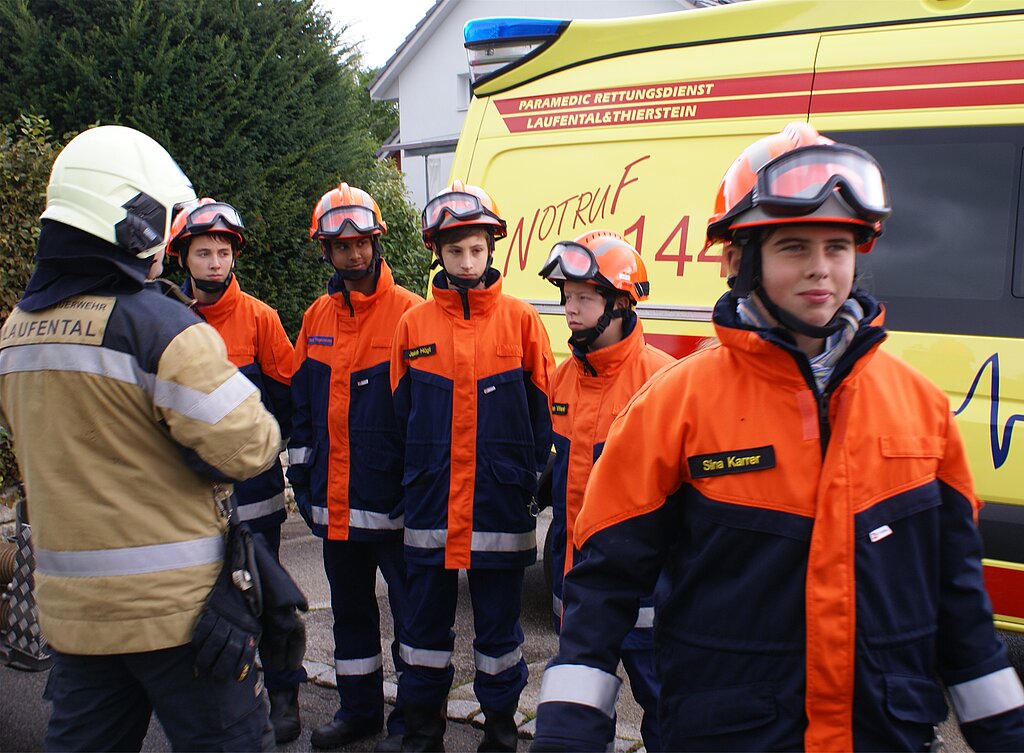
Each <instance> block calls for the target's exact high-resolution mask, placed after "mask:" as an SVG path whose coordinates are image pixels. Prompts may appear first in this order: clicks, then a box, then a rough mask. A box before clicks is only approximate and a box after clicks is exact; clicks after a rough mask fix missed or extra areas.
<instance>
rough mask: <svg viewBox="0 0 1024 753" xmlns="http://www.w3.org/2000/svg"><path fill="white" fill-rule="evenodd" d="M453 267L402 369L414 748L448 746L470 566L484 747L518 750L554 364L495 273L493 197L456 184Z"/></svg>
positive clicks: (534, 320)
mask: <svg viewBox="0 0 1024 753" xmlns="http://www.w3.org/2000/svg"><path fill="white" fill-rule="evenodd" d="M423 231H424V232H423V235H424V240H425V241H426V243H427V245H428V246H430V247H432V248H433V249H434V251H435V253H436V254H437V257H438V259H439V261H440V262H441V264H442V265H443V270H442V271H441V272H439V273H438V274H437V275H436V276H435V277H434V281H433V299H432V300H429V301H427V302H426V303H423V304H421V305H419V306H417V307H416V308H414V309H412V310H411V311H409V312H407V313H406V314H405V315H404V316H403V317H402V320H401V321H400V322H399V325H398V331H397V333H396V335H395V343H394V348H393V350H392V359H391V384H392V387H393V389H394V396H395V413H396V415H397V417H398V423H399V430H400V433H401V434H402V437H403V439H404V442H405V473H404V476H403V479H402V483H403V485H404V486H405V552H406V565H407V572H408V587H409V600H410V609H409V614H408V619H407V620H406V629H407V640H406V641H405V642H403V644H402V646H401V651H402V657H403V658H404V659H405V661H406V664H407V669H406V671H405V672H403V673H402V676H401V678H400V680H399V693H401V694H403V695H404V697H405V698H406V701H407V703H408V707H407V715H406V739H405V741H404V743H403V749H405V750H439V749H441V748H440V746H442V745H443V737H444V708H445V702H446V699H447V696H448V690H449V688H450V687H451V682H452V678H453V676H454V670H453V669H452V665H451V653H452V648H453V646H454V640H455V633H454V632H453V630H452V627H453V625H454V622H455V608H456V603H457V597H458V572H459V570H460V569H466V570H467V571H468V577H469V588H470V595H471V597H472V600H473V614H474V620H475V627H476V638H475V640H474V642H473V646H474V649H475V653H476V679H475V681H474V689H475V691H476V694H477V698H478V700H479V701H480V704H481V706H482V708H483V711H484V716H485V723H484V742H483V743H482V744H481V745H482V746H483V747H482V748H481V749H482V750H514V749H515V743H516V740H517V734H516V724H515V710H516V706H517V704H518V700H519V695H520V693H521V692H522V689H523V687H524V686H525V685H526V677H527V670H526V662H525V661H524V659H523V656H522V651H521V648H520V647H521V644H522V641H523V631H522V628H521V626H520V624H519V613H520V604H521V594H522V584H523V569H524V568H525V567H526V566H527V565H529V564H530V563H532V562H533V561H534V559H535V558H536V519H535V518H534V516H533V515H532V514H531V512H530V509H529V507H530V502H531V500H532V497H533V494H534V493H535V492H536V486H537V475H538V473H539V471H540V470H541V469H542V468H543V467H544V464H545V463H546V461H547V458H548V455H549V454H550V449H551V418H550V415H549V414H548V390H549V382H550V378H551V372H552V371H553V367H554V359H553V357H552V355H551V348H550V345H549V344H548V338H547V333H546V332H545V331H544V327H543V325H542V324H541V321H540V317H539V316H538V314H537V312H536V311H535V310H534V309H533V308H532V307H531V306H529V305H528V304H526V303H523V302H522V301H519V300H517V299H515V298H511V297H509V296H506V295H503V294H502V292H501V275H500V274H499V273H498V271H497V270H495V269H492V268H491V257H492V254H493V251H494V239H495V237H496V236H497V237H502V236H503V235H504V233H505V222H504V220H502V219H501V218H500V216H499V215H498V211H497V207H495V206H494V202H493V201H492V200H491V198H490V196H488V195H487V194H486V192H484V191H483V190H482V189H480V188H477V187H475V186H464V185H463V184H462V183H461V182H460V181H456V182H455V183H454V184H453V185H452V186H449V187H448V188H447V189H445V190H444V191H442V192H441V193H440V194H438V196H436V197H435V198H434V199H432V200H431V201H430V202H429V203H428V204H427V206H426V208H425V209H424V212H423Z"/></svg>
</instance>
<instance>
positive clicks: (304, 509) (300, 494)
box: [295, 489, 313, 531]
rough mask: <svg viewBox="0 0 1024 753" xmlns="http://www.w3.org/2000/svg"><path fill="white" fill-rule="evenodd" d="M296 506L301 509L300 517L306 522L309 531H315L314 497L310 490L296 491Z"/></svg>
mask: <svg viewBox="0 0 1024 753" xmlns="http://www.w3.org/2000/svg"><path fill="white" fill-rule="evenodd" d="M295 506H296V507H297V508H299V515H301V516H302V519H303V520H304V521H306V525H307V526H309V530H311V531H312V530H313V497H312V495H311V494H310V493H309V489H295Z"/></svg>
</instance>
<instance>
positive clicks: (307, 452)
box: [288, 447, 313, 465]
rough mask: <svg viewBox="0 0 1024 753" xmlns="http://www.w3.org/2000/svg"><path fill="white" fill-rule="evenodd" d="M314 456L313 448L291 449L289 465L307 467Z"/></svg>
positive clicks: (289, 451) (289, 450)
mask: <svg viewBox="0 0 1024 753" xmlns="http://www.w3.org/2000/svg"><path fill="white" fill-rule="evenodd" d="M312 456H313V448H312V447H289V448H288V463H289V464H290V465H306V464H308V463H309V459H310V458H311V457H312Z"/></svg>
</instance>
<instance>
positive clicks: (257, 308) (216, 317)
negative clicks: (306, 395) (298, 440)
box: [182, 275, 293, 531]
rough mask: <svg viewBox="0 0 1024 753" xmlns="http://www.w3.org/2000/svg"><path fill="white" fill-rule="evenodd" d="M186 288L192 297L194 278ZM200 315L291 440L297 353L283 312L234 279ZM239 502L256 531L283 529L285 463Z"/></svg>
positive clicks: (244, 488)
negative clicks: (252, 293) (294, 367)
mask: <svg viewBox="0 0 1024 753" xmlns="http://www.w3.org/2000/svg"><path fill="white" fill-rule="evenodd" d="M182 288H183V290H184V292H185V294H186V295H188V296H189V297H191V296H192V295H193V292H192V279H191V278H189V279H187V280H186V281H185V284H184V285H183V286H182ZM196 313H197V314H199V316H200V317H202V318H203V319H205V320H206V321H207V322H208V323H209V324H210V325H211V326H212V327H213V328H214V329H216V330H217V333H218V334H219V335H220V337H221V339H222V340H223V341H224V345H225V347H227V351H228V360H229V361H231V363H233V364H234V365H235V366H237V367H238V370H239V371H241V372H242V373H243V374H245V376H246V377H248V379H249V381H250V382H252V383H253V384H255V385H256V387H257V389H259V391H260V397H261V398H262V400H263V405H264V407H265V408H266V409H267V410H269V411H270V412H271V413H272V414H273V415H274V418H276V419H277V423H278V426H280V428H281V436H282V437H283V438H284V439H285V440H287V438H288V436H289V435H290V434H291V421H292V396H291V392H290V390H289V385H290V384H291V377H292V358H293V352H292V344H291V341H290V340H289V339H288V335H287V334H285V331H284V327H283V326H281V319H280V317H279V316H278V315H277V312H276V311H274V309H272V308H271V307H270V306H268V305H267V304H265V303H264V302H263V301H261V300H259V299H258V298H255V297H253V296H251V295H249V294H248V293H246V292H244V291H243V290H242V289H241V288H240V287H239V285H238V278H237V277H235V276H233V275H232V277H231V282H230V283H229V284H228V287H227V290H225V291H224V294H223V295H222V296H221V297H220V298H218V299H217V301H216V302H214V303H211V304H207V305H203V304H200V305H197V306H196ZM235 503H236V504H237V508H238V518H239V520H242V521H245V522H247V523H248V524H249V526H250V528H252V529H253V530H254V531H263V530H265V529H268V528H272V527H275V526H279V525H281V523H283V522H284V520H285V518H286V517H287V513H286V512H285V509H284V504H285V499H284V471H283V469H282V468H281V461H280V459H279V458H278V459H277V460H275V461H274V464H273V465H271V466H270V468H268V469H267V470H265V471H264V472H263V473H261V474H259V475H258V476H255V477H253V478H251V479H248V480H246V481H241V482H239V483H237V484H235Z"/></svg>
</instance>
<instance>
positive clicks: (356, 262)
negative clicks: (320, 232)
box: [327, 235, 373, 272]
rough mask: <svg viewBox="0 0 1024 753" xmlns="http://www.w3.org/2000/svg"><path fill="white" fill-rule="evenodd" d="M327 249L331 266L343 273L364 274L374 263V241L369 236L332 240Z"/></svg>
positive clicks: (328, 242)
mask: <svg viewBox="0 0 1024 753" xmlns="http://www.w3.org/2000/svg"><path fill="white" fill-rule="evenodd" d="M327 248H328V253H329V254H330V259H331V264H332V265H333V266H334V268H335V269H340V270H342V271H343V272H362V271H363V270H365V269H367V268H369V266H370V264H372V263H373V240H372V239H371V237H370V236H369V235H357V236H355V237H353V238H331V239H330V240H329V241H327Z"/></svg>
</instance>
